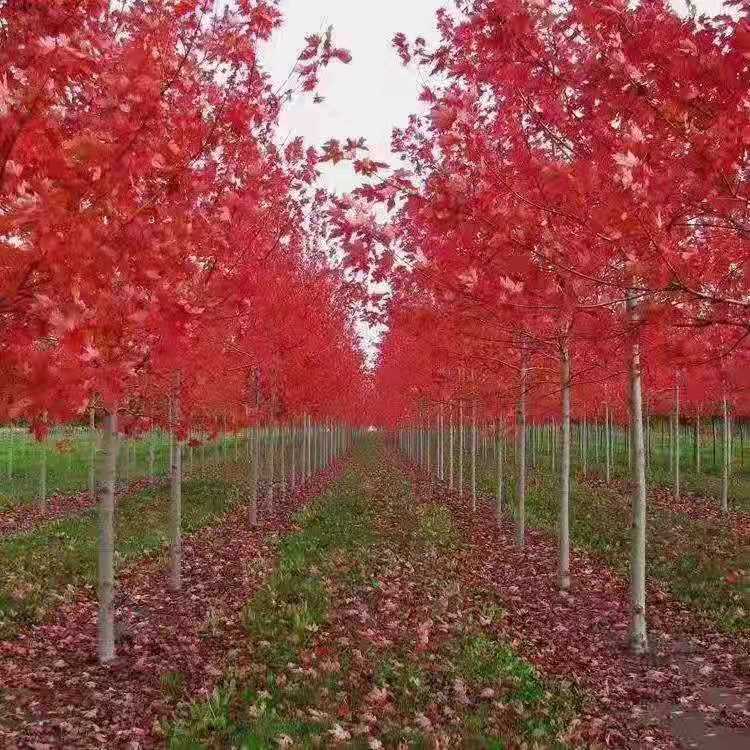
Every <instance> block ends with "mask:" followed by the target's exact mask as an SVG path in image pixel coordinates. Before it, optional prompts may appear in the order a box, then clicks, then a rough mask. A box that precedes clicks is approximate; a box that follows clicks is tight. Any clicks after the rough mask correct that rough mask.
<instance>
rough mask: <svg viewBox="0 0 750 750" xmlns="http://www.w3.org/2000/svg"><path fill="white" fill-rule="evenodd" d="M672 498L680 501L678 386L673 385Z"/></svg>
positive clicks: (677, 384)
mask: <svg viewBox="0 0 750 750" xmlns="http://www.w3.org/2000/svg"><path fill="white" fill-rule="evenodd" d="M674 437H675V442H674V496H675V499H677V500H679V499H680V384H679V382H678V381H677V379H676V378H675V384H674Z"/></svg>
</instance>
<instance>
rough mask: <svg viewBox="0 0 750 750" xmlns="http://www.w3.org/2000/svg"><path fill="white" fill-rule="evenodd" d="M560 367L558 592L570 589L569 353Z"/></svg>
mask: <svg viewBox="0 0 750 750" xmlns="http://www.w3.org/2000/svg"><path fill="white" fill-rule="evenodd" d="M561 365H562V373H561V375H562V383H561V385H562V451H561V454H560V521H559V535H560V538H559V543H560V569H559V583H560V590H561V591H567V590H568V589H569V588H570V390H571V386H570V352H569V351H568V348H567V345H566V346H565V347H564V348H563V350H562V352H561Z"/></svg>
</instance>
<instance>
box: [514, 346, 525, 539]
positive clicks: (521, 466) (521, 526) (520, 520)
mask: <svg viewBox="0 0 750 750" xmlns="http://www.w3.org/2000/svg"><path fill="white" fill-rule="evenodd" d="M525 538H526V362H525V361H523V360H522V362H521V393H520V395H519V398H518V517H517V518H516V543H517V544H518V546H519V547H523V546H524V543H525Z"/></svg>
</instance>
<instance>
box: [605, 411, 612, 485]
mask: <svg viewBox="0 0 750 750" xmlns="http://www.w3.org/2000/svg"><path fill="white" fill-rule="evenodd" d="M604 453H605V477H606V480H607V484H609V482H610V480H611V479H612V427H611V424H610V416H609V404H605V405H604Z"/></svg>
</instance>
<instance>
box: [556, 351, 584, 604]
mask: <svg viewBox="0 0 750 750" xmlns="http://www.w3.org/2000/svg"><path fill="white" fill-rule="evenodd" d="M561 365H562V373H561V374H562V383H561V385H562V452H561V454H560V519H559V535H560V536H559V544H560V569H559V584H560V590H561V591H567V590H568V589H569V588H570V390H571V388H570V352H569V350H568V347H567V345H565V346H564V347H563V350H562V352H561ZM584 456H585V453H584ZM584 466H585V463H584ZM584 471H585V470H584Z"/></svg>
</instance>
